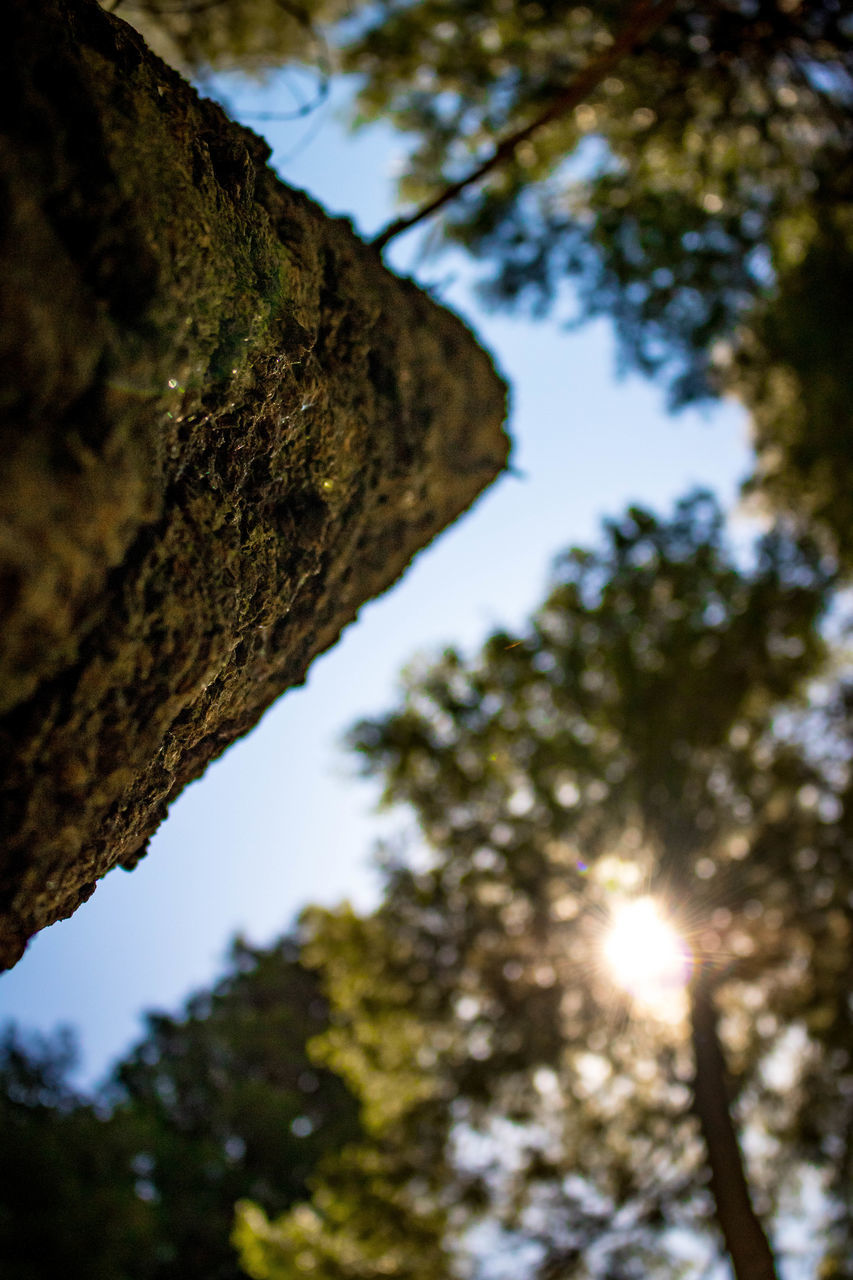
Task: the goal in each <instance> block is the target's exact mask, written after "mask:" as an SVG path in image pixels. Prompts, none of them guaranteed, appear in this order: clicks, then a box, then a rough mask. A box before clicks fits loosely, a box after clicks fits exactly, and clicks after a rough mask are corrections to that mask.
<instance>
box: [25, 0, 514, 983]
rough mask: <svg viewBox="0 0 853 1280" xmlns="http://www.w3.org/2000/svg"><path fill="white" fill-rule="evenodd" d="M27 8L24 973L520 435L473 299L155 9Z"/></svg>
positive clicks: (42, 4)
mask: <svg viewBox="0 0 853 1280" xmlns="http://www.w3.org/2000/svg"><path fill="white" fill-rule="evenodd" d="M5 17H6V27H5V29H4V31H5V39H4V42H3V45H2V49H0V83H1V84H2V86H3V89H2V94H0V168H2V177H3V182H4V191H5V192H6V195H5V201H6V203H5V205H4V208H5V210H6V212H5V213H4V217H3V220H2V225H0V267H1V268H2V276H3V281H4V287H3V291H2V295H0V438H2V448H3V458H4V463H3V470H2V484H0V843H1V844H2V852H0V967H4V968H5V967H9V966H10V965H12V964H14V963H15V962H16V961H17V960H18V959H19V957H20V955H21V953H22V951H23V949H24V947H25V945H26V942H27V939H28V938H29V937H30V936H31V935H32V934H33V933H34V932H35V931H36V930H37V929H40V928H43V927H44V926H45V925H47V924H51V923H52V922H53V921H55V920H56V919H59V918H61V917H65V916H68V915H70V914H71V913H72V911H74V910H75V909H76V908H77V906H78V905H79V904H80V903H81V902H82V901H84V900H85V899H86V898H87V897H88V896H89V894H91V893H92V892H93V891H94V888H95V885H96V882H97V880H98V879H99V878H100V877H101V876H103V875H104V874H105V873H106V872H107V871H108V870H110V869H111V868H112V867H114V866H116V865H122V866H124V867H126V868H128V869H130V867H131V866H133V865H134V864H135V862H136V861H138V859H139V858H140V857H142V856H143V854H144V852H145V849H146V847H147V841H148V839H149V838H150V836H151V834H152V833H153V831H154V830H155V829H156V827H157V826H158V824H159V823H160V822H161V821H162V819H163V817H164V816H165V813H166V810H167V808H168V805H169V804H170V803H171V802H172V800H173V799H174V798H175V797H176V796H177V795H178V794H179V792H180V791H181V789H182V788H183V787H184V786H185V785H186V784H187V783H188V782H190V781H191V780H192V779H194V778H196V777H198V776H199V774H201V773H202V772H203V771H204V769H205V768H206V766H207V765H208V764H209V763H210V761H211V760H212V759H214V758H215V757H216V756H217V755H219V754H220V753H221V752H222V751H223V750H224V749H225V747H226V746H227V745H229V744H230V743H231V742H232V741H234V740H235V739H236V738H238V737H239V736H240V735H241V734H244V733H246V732H247V731H248V730H249V729H250V728H251V727H252V726H253V725H254V724H255V723H256V721H257V720H258V718H259V717H260V716H261V715H262V713H263V712H264V711H265V710H266V709H267V707H268V706H269V705H270V704H271V702H272V701H273V700H274V699H275V698H277V697H278V696H279V695H280V694H281V693H282V692H283V691H284V690H285V689H286V688H289V687H291V686H292V685H294V684H298V683H300V682H301V681H302V680H304V678H305V672H306V670H307V668H308V666H309V665H310V662H311V661H312V659H313V658H314V657H315V656H316V654H317V653H320V652H322V651H324V650H325V649H327V648H328V647H329V646H331V645H332V644H333V643H334V642H335V640H336V639H337V638H338V636H339V634H340V632H341V629H342V628H343V627H344V626H345V625H346V624H347V623H348V622H350V621H351V620H352V619H353V618H354V617H355V615H356V613H357V612H358V609H359V607H360V606H361V605H362V604H363V603H364V601H365V600H366V599H369V598H370V597H371V596H373V595H375V594H377V593H378V592H380V591H382V590H385V589H386V588H387V587H388V586H390V585H391V583H392V582H394V581H395V580H396V578H397V577H398V576H399V575H400V573H402V571H403V570H404V568H405V567H406V565H407V563H408V561H409V559H410V558H411V556H412V555H413V554H414V553H415V551H416V550H418V549H420V548H421V547H422V546H423V545H424V544H425V543H426V542H428V541H429V540H430V539H431V538H432V537H434V536H435V535H436V534H437V533H438V532H439V530H440V529H442V528H443V527H445V526H446V525H447V524H448V523H450V522H451V521H452V520H453V519H455V517H456V516H457V515H458V514H459V513H460V512H461V511H462V510H463V509H465V508H466V507H467V506H468V505H470V503H471V502H472V501H473V499H474V498H475V496H476V495H477V494H478V493H479V492H480V491H481V489H482V488H483V487H484V486H485V485H486V484H487V483H488V482H489V481H490V480H492V479H494V478H495V476H496V475H497V474H498V473H499V471H500V470H501V468H502V467H503V465H504V464H505V460H506V454H507V449H508V440H507V438H506V436H505V434H504V432H503V429H502V425H501V424H502V420H503V416H504V410H505V389H504V387H503V384H502V383H501V381H500V379H499V378H498V377H497V375H496V374H495V372H494V369H493V367H492V364H491V361H490V360H489V358H488V357H487V356H486V354H485V353H484V352H483V351H482V349H481V348H479V347H478V346H477V344H476V342H475V341H474V340H473V338H472V337H471V336H470V334H469V333H468V332H467V330H465V329H464V327H463V326H462V324H461V322H460V321H459V320H458V319H456V318H455V317H452V316H451V315H450V314H449V313H447V312H444V311H442V309H441V308H440V307H438V306H437V305H436V304H435V303H434V302H432V301H431V300H430V299H429V298H428V297H426V295H424V294H422V293H421V292H420V291H419V290H418V289H417V288H416V287H415V286H413V285H411V284H410V283H407V282H404V281H401V280H398V279H397V278H395V277H394V276H392V275H391V274H390V273H389V272H387V271H385V269H384V268H383V267H382V265H381V263H380V261H379V258H378V256H377V254H376V253H375V252H374V251H372V250H371V249H370V248H369V247H366V246H364V245H363V244H361V243H360V242H359V241H358V239H357V238H356V237H355V235H354V234H353V233H352V231H351V229H350V228H349V227H348V226H346V225H345V224H344V223H343V222H342V221H341V220H331V219H328V218H326V217H325V215H324V214H323V213H322V211H321V210H319V209H318V208H317V207H316V206H315V205H313V204H312V203H311V202H310V201H309V200H308V199H307V197H305V196H302V195H301V194H299V193H297V192H292V191H289V190H288V189H287V188H286V187H284V186H283V185H282V184H281V183H279V182H278V181H277V179H276V178H275V176H274V174H273V173H272V171H271V170H270V169H268V167H267V164H266V161H267V159H268V155H269V151H268V148H267V147H266V144H265V143H263V142H262V141H261V140H260V139H259V138H256V137H255V136H254V135H252V134H250V133H249V132H248V131H247V130H245V129H241V128H240V127H239V126H237V125H234V124H232V123H231V122H230V121H229V120H227V118H226V117H225V115H224V114H223V112H222V111H221V110H220V109H219V108H218V107H216V106H215V104H213V103H212V102H210V101H203V100H201V99H199V97H198V96H197V95H196V94H195V92H194V91H193V90H192V89H191V88H190V86H189V85H188V84H187V83H186V82H185V81H184V80H183V79H182V78H181V77H180V76H178V75H176V74H175V73H174V72H173V71H171V70H170V69H169V68H168V67H166V66H165V65H164V64H163V63H162V62H161V61H160V60H159V59H158V58H156V57H155V56H154V55H153V54H152V53H151V52H150V51H149V50H148V49H147V48H146V46H145V45H144V43H143V42H142V40H141V39H140V37H139V36H138V35H137V34H136V32H134V31H133V30H132V29H131V28H130V27H129V26H127V25H126V24H125V23H124V22H122V21H120V20H119V19H118V18H115V17H113V16H111V15H110V14H108V13H105V12H104V11H103V10H102V9H100V8H99V7H98V6H97V4H95V2H94V0H35V2H33V3H31V2H30V0H14V3H12V4H11V5H8V6H6V14H5ZM454 371H455V372H454Z"/></svg>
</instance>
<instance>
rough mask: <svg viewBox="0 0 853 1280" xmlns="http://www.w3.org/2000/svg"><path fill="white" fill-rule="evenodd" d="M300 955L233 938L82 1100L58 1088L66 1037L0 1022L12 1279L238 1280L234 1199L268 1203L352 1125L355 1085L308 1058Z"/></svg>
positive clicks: (317, 996)
mask: <svg viewBox="0 0 853 1280" xmlns="http://www.w3.org/2000/svg"><path fill="white" fill-rule="evenodd" d="M297 950H298V948H297V944H296V942H295V941H294V940H292V939H289V938H284V939H282V940H280V941H279V942H278V943H275V944H273V945H272V946H270V947H268V948H256V947H251V946H249V945H248V944H247V943H245V942H242V941H239V940H238V941H237V942H235V944H234V945H233V947H232V950H231V954H230V958H229V963H228V968H227V970H226V972H225V974H224V975H223V976H222V977H221V978H220V979H219V980H218V981H217V982H216V983H215V984H214V985H213V986H212V987H211V988H210V989H209V990H206V991H202V992H199V993H198V994H197V995H196V996H195V997H193V999H192V1000H190V1002H189V1003H188V1005H187V1008H186V1010H185V1011H184V1013H183V1015H182V1016H180V1017H177V1018H172V1017H167V1016H166V1015H164V1014H151V1015H149V1017H148V1029H147V1032H146V1035H145V1037H144V1039H143V1040H142V1041H141V1042H140V1043H139V1044H138V1045H137V1046H136V1047H135V1049H134V1050H133V1052H132V1053H130V1054H129V1055H128V1056H127V1057H126V1058H125V1059H124V1060H123V1061H122V1062H120V1063H119V1064H118V1065H117V1066H116V1068H115V1069H114V1071H113V1073H112V1077H111V1080H110V1082H109V1084H108V1085H107V1086H106V1087H105V1088H104V1089H103V1090H101V1091H100V1092H99V1093H98V1094H97V1095H96V1096H95V1097H94V1098H91V1099H87V1098H85V1097H83V1096H82V1095H80V1094H79V1093H78V1092H76V1091H75V1090H73V1089H71V1088H70V1087H69V1085H68V1083H67V1076H68V1071H69V1069H70V1067H71V1065H72V1059H73V1055H72V1053H71V1051H70V1047H69V1044H68V1042H67V1040H63V1039H62V1037H58V1038H57V1039H56V1040H55V1041H54V1042H49V1043H43V1044H39V1043H38V1042H33V1041H28V1040H26V1039H24V1038H23V1037H22V1036H21V1035H20V1034H19V1033H16V1032H14V1031H13V1030H7V1033H6V1036H5V1040H4V1042H3V1046H2V1052H0V1086H1V1087H0V1108H2V1113H3V1119H4V1125H3V1131H4V1142H3V1147H2V1155H1V1156H0V1172H2V1177H0V1187H2V1191H0V1250H2V1256H3V1259H4V1263H5V1265H6V1266H8V1267H10V1268H12V1270H13V1272H14V1275H15V1276H16V1277H20V1278H21V1280H30V1278H32V1280H37V1278H39V1280H41V1278H42V1277H44V1276H45V1275H49V1274H52V1273H53V1272H54V1271H56V1272H57V1273H61V1274H62V1275H64V1276H68V1277H70V1278H71V1280H74V1278H76V1277H80V1278H81V1280H82V1278H83V1277H86V1280H90V1278H92V1277H96V1278H97V1280H178V1278H180V1280H240V1277H241V1276H242V1274H243V1273H242V1272H241V1271H240V1269H239V1267H238V1265H237V1261H236V1258H235V1255H234V1252H233V1249H232V1248H231V1245H230V1243H229V1237H230V1233H231V1222H232V1216H233V1209H234V1203H235V1201H236V1200H237V1199H239V1198H240V1197H242V1196H246V1195H251V1196H253V1197H254V1198H255V1199H257V1200H258V1202H259V1203H260V1204H262V1205H263V1206H264V1208H265V1209H266V1211H267V1212H269V1213H281V1212H282V1211H283V1210H285V1209H286V1208H287V1207H288V1206H290V1205H291V1204H292V1203H293V1202H294V1201H297V1200H300V1199H301V1198H303V1197H304V1196H305V1195H306V1194H307V1186H308V1179H309V1176H310V1174H311V1172H312V1171H313V1169H314V1167H315V1165H316V1164H317V1163H318V1162H319V1161H320V1159H321V1158H322V1157H323V1155H324V1154H327V1153H330V1152H332V1153H334V1152H337V1151H338V1150H339V1149H340V1148H341V1147H342V1146H343V1145H345V1144H346V1143H347V1142H349V1141H352V1140H353V1139H355V1138H356V1137H357V1136H358V1135H359V1133H360V1128H359V1124H358V1116H357V1107H356V1101H355V1099H354V1097H353V1095H352V1094H351V1093H350V1092H349V1091H348V1090H347V1088H346V1087H345V1086H344V1084H343V1083H342V1081H341V1080H340V1079H339V1078H338V1077H336V1076H334V1075H333V1074H332V1073H331V1072H329V1071H327V1070H325V1069H324V1068H323V1067H318V1066H316V1065H315V1064H314V1063H313V1062H312V1061H311V1059H310V1057H309V1056H308V1051H307V1046H308V1044H309V1042H310V1040H311V1038H312V1037H313V1036H314V1035H316V1034H318V1033H319V1032H321V1031H322V1030H323V1029H324V1028H326V1026H327V1025H328V1006H327V1003H326V1001H325V999H324V998H323V996H322V994H321V993H320V991H319V987H318V983H317V979H316V976H315V975H314V974H312V973H310V972H308V971H307V970H306V969H304V968H303V967H302V966H301V965H300V964H299V963H298V961H297V958H296V955H297ZM10 1274H11V1273H10Z"/></svg>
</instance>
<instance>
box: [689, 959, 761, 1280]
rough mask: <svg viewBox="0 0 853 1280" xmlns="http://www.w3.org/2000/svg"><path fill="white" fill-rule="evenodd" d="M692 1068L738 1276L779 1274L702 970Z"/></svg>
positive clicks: (756, 1279)
mask: <svg viewBox="0 0 853 1280" xmlns="http://www.w3.org/2000/svg"><path fill="white" fill-rule="evenodd" d="M690 1019H691V1029H692V1038H693V1054H694V1059H695V1068H694V1070H695V1074H694V1080H693V1100H694V1107H695V1110H696V1114H697V1116H698V1118H699V1126H700V1128H701V1130H702V1137H703V1139H704V1142H705V1150H706V1152H707V1156H708V1167H709V1169H710V1172H711V1194H712V1195H713V1197H714V1206H715V1209H716V1214H717V1221H718V1223H719V1225H720V1230H721V1231H722V1233H723V1239H724V1241H725V1245H726V1251H727V1252H728V1255H729V1258H730V1259H731V1263H732V1269H733V1271H734V1274H735V1276H736V1278H737V1280H778V1278H777V1274H776V1266H775V1263H774V1260H773V1254H772V1251H771V1249H770V1244H769V1242H768V1240H767V1236H766V1235H765V1233H764V1228H763V1227H762V1225H761V1222H760V1220H759V1218H758V1215H757V1214H756V1212H755V1209H754V1208H753V1206H752V1199H751V1197H750V1194H749V1184H748V1182H747V1180H746V1173H745V1171H744V1166H743V1157H742V1155H741V1150H740V1144H739V1142H738V1138H737V1134H736V1132H735V1127H734V1124H733V1122H732V1117H731V1111H730V1108H729V1099H728V1092H727V1089H726V1064H725V1059H724V1058H723V1051H722V1047H721V1045H720V1036H719V1032H718V1029H717V1010H716V1008H715V1005H714V994H713V989H712V986H711V982H710V979H709V978H708V976H707V975H706V974H704V973H700V974H699V975H698V977H697V978H696V979H695V980H694V982H693V985H692V988H691V993H690Z"/></svg>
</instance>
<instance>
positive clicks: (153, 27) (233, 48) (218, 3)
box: [101, 0, 348, 78]
mask: <svg viewBox="0 0 853 1280" xmlns="http://www.w3.org/2000/svg"><path fill="white" fill-rule="evenodd" d="M101 3H102V4H104V7H105V8H107V9H109V10H110V11H111V12H113V13H115V12H117V13H118V15H119V17H121V18H124V19H125V20H126V21H128V22H130V23H132V24H133V25H134V26H135V27H136V28H137V29H138V30H139V31H140V32H141V34H142V35H143V36H144V37H145V39H146V40H147V41H148V43H149V44H150V46H151V48H152V49H153V50H154V52H155V53H158V54H159V55H160V56H161V57H162V58H165V59H166V60H167V61H169V62H171V63H173V64H174V65H176V66H178V67H179V68H180V69H181V70H183V71H186V72H188V73H192V74H195V75H197V76H201V77H204V76H207V75H210V74H211V73H212V72H222V71H240V72H242V73H244V74H248V75H252V76H255V77H258V78H263V76H264V75H266V74H268V73H269V72H270V71H272V70H274V69H275V68H276V67H280V66H281V65H282V64H283V63H289V62H293V61H299V62H304V63H309V64H313V65H316V66H317V67H318V69H319V70H320V72H321V74H322V75H323V76H326V75H328V73H329V71H330V70H331V65H330V58H331V51H330V49H329V46H328V44H327V41H326V37H325V35H324V33H323V24H328V23H332V22H334V21H335V20H336V19H338V18H340V17H341V16H342V15H343V14H344V13H345V12H346V11H347V8H348V5H347V3H346V0H308V3H304V4H303V3H300V0H101Z"/></svg>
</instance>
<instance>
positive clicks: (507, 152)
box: [372, 0, 677, 250]
mask: <svg viewBox="0 0 853 1280" xmlns="http://www.w3.org/2000/svg"><path fill="white" fill-rule="evenodd" d="M676 3H677V0H639V3H638V4H636V5H635V6H634V9H633V11H632V13H631V14H630V16H629V18H628V21H627V22H626V23H625V26H624V27H623V28H622V30H621V31H620V32H619V34H618V35H617V36H616V38H615V39H614V41H613V43H612V44H611V45H610V46H609V47H608V48H607V49H606V50H605V51H604V53H602V54H601V56H600V57H598V58H596V59H595V60H594V61H593V62H591V63H590V64H589V66H587V67H586V69H585V70H584V71H582V72H581V73H580V74H579V75H578V76H576V78H575V79H574V80H573V81H572V82H571V84H570V85H568V86H567V87H566V89H564V91H563V92H562V93H561V94H559V95H558V97H556V98H555V99H554V101H553V102H552V103H551V105H550V106H549V107H546V108H545V110H544V111H542V112H540V114H539V115H538V116H536V117H535V119H533V120H531V121H530V123H529V124H526V125H524V126H523V127H522V128H521V129H517V130H516V131H515V133H511V134H509V135H508V136H507V137H506V138H504V140H503V141H502V142H499V143H498V145H497V146H496V147H495V149H494V151H493V152H492V154H491V155H490V156H488V157H487V159H485V160H484V161H483V162H482V164H479V165H478V166H477V168H476V169H473V170H472V171H471V172H470V173H469V174H467V175H466V176H465V177H464V178H460V179H459V180H458V181H457V182H452V183H450V185H449V186H447V187H445V188H444V190H443V191H442V192H441V193H440V194H439V195H437V196H435V197H434V198H433V199H432V200H429V201H427V203H426V204H424V205H422V206H421V208H420V209H417V210H416V211H415V212H414V213H411V214H406V215H405V216H403V217H401V218H397V219H395V221H394V222H391V223H389V224H388V226H387V227H386V228H385V230H384V231H381V232H380V233H379V235H378V236H376V237H375V239H374V240H373V241H372V244H373V245H374V247H375V248H377V249H380V250H381V249H384V248H385V246H386V245H387V244H388V243H389V241H391V240H393V239H394V238H395V237H396V236H399V235H402V233H403V232H404V231H410V230H411V228H412V227H415V226H417V225H418V223H420V222H423V221H425V220H426V219H427V218H429V217H431V216H432V215H433V214H434V213H437V212H438V210H439V209H443V208H444V206H445V205H446V204H449V203H450V202H451V201H452V200H455V199H456V197H457V196H458V195H461V194H462V192H463V191H466V190H467V189H468V187H472V186H474V185H475V184H476V183H478V182H479V181H480V179H481V178H484V177H485V176H486V174H487V173H491V171H492V170H493V169H496V168H497V167H498V166H499V165H501V164H503V163H504V161H506V160H509V159H510V157H511V156H512V155H513V154H514V153H515V151H516V150H517V148H518V147H519V146H520V145H521V143H522V142H526V141H527V140H528V138H531V137H532V136H533V135H534V134H535V133H538V132H539V130H540V129H542V128H544V127H545V125H547V124H550V123H551V121H552V120H558V119H559V118H560V117H561V116H564V115H566V114H568V112H569V111H573V110H574V108H575V107H576V106H578V105H579V104H580V103H581V102H583V101H584V99H585V98H587V97H589V95H590V93H592V91H593V89H596V88H598V86H599V84H600V83H601V81H602V80H603V79H604V78H605V77H606V76H607V75H609V73H610V72H611V71H612V70H613V68H614V67H615V66H616V65H617V63H619V62H621V61H622V59H623V58H624V57H625V56H626V54H628V53H630V52H631V50H632V49H634V48H635V47H636V46H637V45H638V44H640V42H641V41H643V40H646V39H648V37H649V36H650V35H652V33H653V32H654V31H656V30H657V29H658V27H660V26H661V25H662V24H663V22H664V21H665V20H666V19H667V18H668V17H669V15H670V13H671V12H672V10H673V9H674V8H675V5H676Z"/></svg>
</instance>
